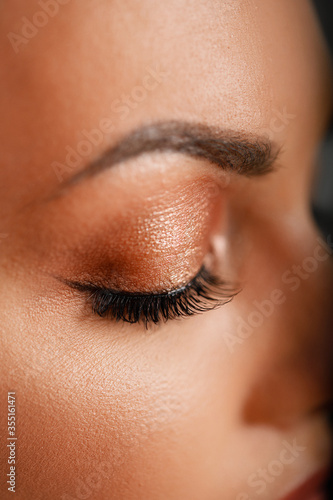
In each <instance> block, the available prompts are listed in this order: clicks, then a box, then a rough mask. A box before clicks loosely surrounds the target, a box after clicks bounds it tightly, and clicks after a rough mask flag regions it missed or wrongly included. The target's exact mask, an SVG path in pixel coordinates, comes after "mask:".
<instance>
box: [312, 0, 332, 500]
mask: <svg viewBox="0 0 333 500" xmlns="http://www.w3.org/2000/svg"><path fill="white" fill-rule="evenodd" d="M313 2H314V4H315V7H316V9H317V12H318V15H319V19H320V22H321V24H322V27H323V30H324V33H325V36H326V39H327V42H328V45H329V48H330V51H331V56H332V61H333V0H313ZM332 92H333V89H332ZM318 160H319V176H318V179H317V182H316V185H315V186H314V195H313V213H314V216H315V219H316V221H317V224H318V225H319V227H320V229H321V230H322V233H323V234H324V235H325V236H326V237H327V236H328V235H330V234H331V235H332V237H333V117H332V120H331V126H330V128H329V130H328V133H327V136H326V138H325V140H324V142H323V144H322V147H321V150H320V154H319V159H318ZM332 307H333V297H332ZM332 337H333V325H332ZM332 348H333V340H332ZM332 375H333V367H332ZM332 379H333V376H332ZM331 425H332V432H333V408H332V412H331ZM327 490H328V491H327V493H328V498H329V499H330V500H331V499H333V464H332V468H331V477H330V479H329V482H328V485H327Z"/></svg>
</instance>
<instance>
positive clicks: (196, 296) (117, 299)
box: [66, 266, 238, 328]
mask: <svg viewBox="0 0 333 500" xmlns="http://www.w3.org/2000/svg"><path fill="white" fill-rule="evenodd" d="M66 283H67V284H68V285H69V286H70V287H72V288H74V289H76V290H78V291H79V292H82V293H84V294H86V295H87V298H88V302H89V303H90V304H91V306H92V311H93V313H94V314H96V315H98V316H101V317H103V318H109V319H111V320H115V321H118V322H119V321H123V322H127V323H132V324H134V323H143V324H144V325H145V326H146V328H148V326H149V325H150V324H155V325H158V324H160V323H161V322H166V321H168V320H171V319H176V318H182V317H187V316H193V315H195V314H199V313H203V312H205V311H210V310H212V309H216V308H217V307H220V306H222V305H224V304H226V303H228V302H230V301H231V300H232V298H233V297H234V296H235V295H236V293H237V292H238V290H236V289H235V287H233V286H232V285H231V284H229V283H226V282H224V281H222V280H221V279H220V278H218V277H217V276H214V275H213V274H211V273H210V272H209V271H208V270H207V269H206V268H205V267H204V266H203V267H202V268H201V269H200V271H199V273H198V274H197V275H196V276H195V277H194V278H193V279H192V280H191V281H190V282H189V283H187V284H186V285H184V286H182V287H180V288H177V289H174V290H170V291H163V292H161V293H153V294H150V293H135V292H131V293H128V292H121V291H115V290H112V289H110V288H107V287H103V286H100V285H96V284H94V283H89V282H76V281H66Z"/></svg>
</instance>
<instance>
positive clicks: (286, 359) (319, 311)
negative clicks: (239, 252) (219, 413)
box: [243, 237, 333, 426]
mask: <svg viewBox="0 0 333 500" xmlns="http://www.w3.org/2000/svg"><path fill="white" fill-rule="evenodd" d="M330 253H331V252H330V250H329V249H328V248H326V247H325V245H324V244H322V243H321V242H320V241H319V240H318V239H317V237H316V238H315V240H314V244H313V251H311V254H310V255H309V252H308V251H306V252H300V257H301V258H299V259H297V262H293V263H292V264H291V266H289V267H288V270H287V271H286V272H285V274H284V281H285V285H286V287H287V288H286V289H287V290H288V292H289V293H286V297H287V299H286V301H285V303H284V304H283V305H282V306H281V308H280V310H279V316H278V318H276V317H275V318H272V321H271V324H270V325H266V328H267V329H269V332H268V334H269V337H270V345H269V352H268V350H267V349H268V347H267V348H266V350H265V349H263V352H262V362H261V363H260V367H259V364H258V371H257V375H256V376H255V377H254V379H253V383H252V385H251V386H250V387H249V391H248V394H247V398H246V400H245V404H244V406H243V417H244V419H245V420H246V421H247V422H251V423H264V424H267V425H274V426H288V425H291V424H292V423H293V422H295V421H297V420H299V419H301V418H302V417H304V416H305V415H308V414H310V413H312V412H315V411H318V410H319V409H320V408H323V407H324V406H326V405H328V404H329V403H330V401H331V398H332V386H333V384H332V382H333V381H332V366H333V307H332V306H333V264H332V262H333V259H332V257H331V255H330ZM288 287H289V288H288ZM272 332H273V334H272Z"/></svg>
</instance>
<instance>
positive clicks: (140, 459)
mask: <svg viewBox="0 0 333 500" xmlns="http://www.w3.org/2000/svg"><path fill="white" fill-rule="evenodd" d="M0 10H1V15H0V31H1V40H2V41H1V45H0V59H1V66H0V75H1V76H0V109H1V118H2V119H1V123H0V141H1V158H0V214H1V219H0V222H1V226H0V232H1V233H2V234H3V235H7V237H6V238H4V237H3V238H2V239H1V240H0V241H1V243H0V273H1V277H0V314H1V325H0V331H1V349H0V353H1V354H0V357H1V362H0V366H1V368H0V381H1V382H0V385H1V392H2V394H4V397H3V398H2V402H1V412H0V414H1V416H0V418H1V427H0V428H1V437H2V438H3V439H2V442H4V440H5V438H6V437H7V422H6V414H7V401H6V392H7V391H15V392H16V398H17V402H16V409H17V436H18V445H17V446H18V447H17V468H16V470H17V491H16V498H17V500H23V499H24V500H28V499H34V500H38V499H43V500H46V499H50V500H52V499H67V500H68V499H73V498H76V499H83V498H91V499H94V498H96V499H99V500H113V499H115V500H121V499H124V500H132V499H133V500H134V499H136V500H139V499H142V500H143V499H154V500H162V499H163V500H164V499H182V500H187V499H188V500H203V499H205V500H221V499H223V500H252V499H253V498H257V496H258V490H259V484H260V485H261V489H262V495H261V497H260V498H262V499H267V500H278V499H281V498H282V497H283V496H284V495H285V494H286V493H287V492H289V491H291V490H292V489H293V488H294V487H296V486H297V485H299V484H301V483H302V482H303V481H304V480H305V479H307V478H308V477H309V476H311V474H313V473H314V472H316V471H317V470H318V469H320V468H321V467H323V466H325V464H326V463H327V461H328V460H329V457H330V450H331V444H330V437H329V431H328V425H327V417H326V405H327V404H328V402H329V400H330V397H331V394H330V392H329V387H330V380H329V377H330V373H329V370H330V366H331V363H332V359H331V340H330V328H329V327H330V325H331V324H332V323H331V321H332V318H331V316H330V315H331V313H330V297H331V296H332V291H333V290H332V288H333V269H332V263H331V259H330V257H329V255H330V251H329V248H328V247H325V244H324V243H322V244H320V243H319V240H318V237H319V231H318V229H317V228H316V227H315V224H314V222H313V220H312V218H311V214H310V196H311V186H312V183H313V175H314V164H315V153H316V148H317V145H318V142H319V140H320V138H321V137H322V135H323V132H324V130H325V126H326V123H327V120H328V117H329V113H330V94H329V92H330V83H331V81H330V72H329V65H328V58H327V54H326V50H325V47H324V44H323V41H322V38H321V33H320V30H319V27H318V25H317V22H316V19H315V17H314V13H313V11H312V8H311V5H310V3H308V2H307V1H305V0H293V1H292V2H290V1H288V0H279V2H276V1H273V0H265V1H261V0H253V1H252V0H242V1H241V0H239V1H238V0H237V1H236V0H235V1H233V2H230V1H222V2H221V1H214V0H209V1H206V2H200V1H197V0H193V1H192V2H185V1H179V0H172V1H170V2H167V3H166V2H154V1H152V0H141V1H140V2H139V1H136V0H126V1H121V2H120V1H114V2H109V1H106V0H93V1H90V2H79V1H76V0H71V1H70V2H69V3H68V4H66V5H61V6H60V7H59V12H58V14H57V15H56V16H55V17H54V18H50V19H49V21H48V24H47V25H46V26H45V27H43V28H40V29H39V30H38V33H37V34H36V35H35V36H34V37H33V38H31V40H29V41H28V43H25V42H24V43H22V44H20V45H18V46H16V49H17V50H16V51H15V50H14V47H13V43H11V41H10V40H9V39H8V36H7V35H8V33H9V32H14V33H20V30H21V28H22V23H23V22H22V17H23V16H26V17H27V18H28V19H32V18H33V16H34V14H35V12H36V11H38V10H40V7H39V6H38V5H37V4H36V2H34V1H26V0H25V1H23V0H11V1H9V0H7V1H6V0H5V1H4V2H2V3H1V6H0ZM147 68H148V69H147ZM149 68H155V69H156V68H157V71H158V72H159V77H158V80H156V79H155V81H153V79H147V78H146V79H145V77H146V75H147V72H148V71H149ZM144 79H145V80H144ZM143 82H145V85H148V87H149V88H148V90H147V88H146V90H147V91H146V95H145V98H144V99H142V100H141V101H140V102H139V99H137V100H135V99H133V98H132V99H131V100H130V101H128V103H127V104H125V109H124V107H123V108H122V113H120V112H119V108H118V111H117V109H116V108H115V101H116V100H117V99H120V100H122V101H123V102H122V104H123V106H124V99H126V97H124V95H125V96H126V95H130V94H131V92H132V91H133V88H134V87H135V86H142V85H143ZM155 83H157V84H156V85H155ZM152 87H154V88H152ZM137 95H138V96H139V94H137ZM118 106H119V101H118ZM126 109H127V111H126ZM279 113H280V115H279ZM281 114H282V118H281ZM105 118H109V119H111V121H112V123H113V129H112V131H111V132H110V133H105V134H104V136H103V143H102V144H100V145H98V146H96V147H94V148H93V151H92V152H91V154H89V156H86V157H81V158H80V160H79V163H78V164H77V165H76V166H75V168H73V170H72V171H69V170H68V169H67V171H66V172H65V174H64V176H63V177H64V179H65V178H68V177H70V176H71V175H73V174H74V173H75V172H77V171H80V169H82V168H84V166H85V165H86V164H87V162H88V161H89V160H90V159H92V158H94V157H95V156H96V155H98V154H100V153H101V152H102V151H104V150H105V149H106V148H107V147H109V146H110V145H112V144H114V143H115V141H117V140H118V139H119V138H121V137H123V136H124V135H126V134H127V133H129V132H130V131H131V130H133V129H134V128H136V127H138V126H140V125H145V124H147V123H151V122H156V121H161V120H182V121H189V122H200V123H204V124H206V125H209V126H214V127H220V128H222V129H225V130H233V131H236V132H240V131H241V132H245V133H249V134H258V135H266V136H267V135H268V136H269V138H270V139H272V140H273V141H274V142H275V143H276V144H277V146H278V147H279V148H281V151H280V155H279V159H278V161H277V166H276V169H275V171H274V173H271V174H269V175H266V176H263V177H260V178H255V177H253V178H243V177H240V176H237V175H235V174H228V175H226V174H225V173H224V172H220V171H218V169H217V168H216V167H213V166H212V165H210V164H208V163H207V162H206V161H203V160H202V161H200V160H195V159H191V158H188V157H184V156H183V155H174V154H173V155H171V154H168V153H163V154H162V153H161V154H158V153H154V154H150V155H145V156H142V157H140V158H139V159H133V160H129V161H127V162H125V163H123V164H119V165H117V166H115V167H114V168H112V169H108V170H105V171H104V172H103V173H101V174H100V175H98V176H96V177H94V178H91V179H85V180H84V182H82V183H79V184H77V185H74V186H72V187H71V188H70V189H68V190H65V191H64V192H62V193H61V194H59V191H61V187H62V185H63V182H64V179H59V177H57V175H56V172H55V168H54V162H59V163H64V159H65V156H66V147H67V146H70V147H72V148H74V149H75V148H76V145H77V143H78V141H79V140H81V139H82V135H81V131H82V130H84V129H86V130H88V131H90V130H92V129H96V128H98V127H99V124H100V121H101V120H102V119H105ZM212 249H213V250H212ZM208 254H209V255H208ZM207 255H208V256H207ZM314 255H315V256H316V257H315V264H316V263H317V264H318V265H317V266H315V265H314V264H313V261H312V265H313V266H315V267H316V269H315V270H314V271H313V272H312V271H311V272H308V271H307V269H309V266H311V263H309V261H307V260H306V259H308V258H309V257H313V256H314ZM209 258H210V259H213V261H214V269H215V270H216V271H217V272H218V273H219V274H220V275H221V276H222V277H223V279H228V280H230V281H233V282H237V283H238V284H240V286H241V288H242V290H241V292H240V293H239V294H238V295H237V296H236V297H235V298H234V300H233V301H232V302H231V303H229V304H227V305H225V306H223V307H221V308H218V309H216V310H214V311H210V312H206V313H204V314H202V315H197V316H193V317H191V318H188V319H182V320H179V321H170V322H167V323H166V324H162V325H161V326H159V327H155V326H154V327H152V328H150V329H148V330H145V329H144V328H143V326H142V325H128V324H127V325H126V324H124V325H122V324H119V323H115V322H113V321H111V320H109V319H103V318H99V317H98V316H96V315H93V314H92V312H91V308H90V306H89V304H87V297H86V296H84V295H83V294H80V293H79V292H77V291H74V290H73V289H71V288H70V287H68V286H67V285H66V284H65V283H64V282H63V281H61V280H60V279H58V278H61V279H62V280H64V279H70V280H78V279H80V278H89V279H90V280H93V279H97V278H98V279H100V280H101V279H104V280H111V282H110V281H109V284H110V285H113V286H114V287H118V288H121V289H124V290H127V291H137V290H141V291H156V290H160V289H161V288H167V287H171V288H172V287H177V286H178V285H180V284H182V283H184V282H186V281H187V280H188V279H189V278H190V277H191V276H193V275H194V274H195V273H196V272H197V271H198V268H199V267H200V266H201V265H202V262H203V261H205V259H209ZM294 266H299V267H298V268H297V267H294ZM274 291H275V292H274ZM267 300H269V301H270V304H271V306H269V305H267V302H266V306H267V307H268V309H267V310H268V311H269V312H268V313H267V315H266V316H265V317H264V316H263V314H262V315H261V317H262V321H260V318H259V323H260V324H259V326H256V327H251V326H250V327H249V326H248V327H247V329H246V331H245V334H243V337H242V336H241V335H240V330H239V328H240V327H239V325H240V323H241V321H245V322H246V323H247V324H248V325H249V317H250V315H251V313H253V312H254V311H258V307H257V306H256V305H255V304H257V303H260V304H263V302H264V301H267ZM255 301H257V302H255ZM272 304H273V305H272ZM252 319H253V316H252ZM257 320H258V316H257ZM254 322H255V320H254ZM242 324H243V325H244V323H242ZM244 328H246V327H244ZM242 331H243V333H244V330H242ZM244 337H246V338H244ZM286 441H287V442H288V443H290V444H292V443H294V442H296V443H297V446H298V447H299V448H298V451H296V452H295V456H293V455H292V454H291V453H290V452H284V450H285V449H286V445H285V442H286ZM281 453H282V456H283V457H286V456H287V458H288V459H289V460H288V463H285V462H283V461H282V462H281ZM279 460H280V469H279V468H276V469H275V470H277V471H278V473H277V474H275V475H273V474H272V473H271V472H269V471H270V470H274V466H272V467H273V469H269V465H271V464H272V462H274V461H279ZM1 461H2V465H3V468H2V470H4V469H5V470H6V471H7V453H4V452H3V449H2V451H1ZM281 463H282V469H281ZM277 467H279V466H277ZM251 477H252V485H251V484H249V481H251ZM259 479H260V480H261V482H260V483H259V484H258V480H259ZM0 481H1V485H0V486H1V498H4V499H6V498H11V493H10V492H8V491H7V485H6V484H5V481H6V480H5V479H4V475H3V474H2V475H1V478H0ZM254 481H257V483H253V482H254ZM253 484H255V485H253Z"/></svg>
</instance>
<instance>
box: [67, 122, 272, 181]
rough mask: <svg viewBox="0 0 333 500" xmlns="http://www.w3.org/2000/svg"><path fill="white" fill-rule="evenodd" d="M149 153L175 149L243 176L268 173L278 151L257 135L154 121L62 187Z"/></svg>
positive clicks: (114, 146) (116, 145) (118, 143)
mask: <svg viewBox="0 0 333 500" xmlns="http://www.w3.org/2000/svg"><path fill="white" fill-rule="evenodd" d="M153 152H154V153H156V152H161V153H162V152H163V153H164V152H176V153H180V154H184V155H187V156H191V157H193V158H197V159H203V160H206V161H208V162H210V163H213V164H214V165H217V166H219V167H221V168H222V169H224V170H227V171H229V172H234V173H236V174H239V175H243V176H246V177H252V176H262V175H265V174H267V173H269V172H271V171H272V170H273V169H274V162H275V161H276V159H277V156H278V153H279V151H278V148H277V147H276V145H275V144H274V143H272V142H271V141H270V140H269V139H268V138H264V137H261V136H256V135H252V134H246V133H243V132H235V131H232V130H231V131H230V130H223V129H220V128H217V127H211V126H208V125H204V124H200V123H188V122H179V121H166V122H157V123H153V124H149V125H144V126H141V127H139V128H137V129H135V130H133V131H131V132H130V133H129V134H127V135H126V136H125V137H123V138H122V139H120V141H118V142H117V143H116V144H114V145H113V146H111V147H110V148H108V149H107V150H106V151H104V152H103V153H102V154H101V155H99V156H98V157H97V158H96V159H95V160H93V161H92V162H90V163H89V164H88V165H87V166H86V167H85V168H84V169H83V170H81V171H79V172H78V173H76V174H75V175H74V176H73V177H71V178H70V179H67V181H66V182H65V186H71V185H73V184H77V183H78V182H81V181H82V180H84V179H86V178H89V177H93V176H95V175H97V174H99V173H101V172H102V171H104V170H106V169H108V168H111V167H112V166H114V165H116V164H119V163H121V162H124V161H127V160H130V159H132V158H135V157H138V156H140V155H143V154H146V153H153ZM65 186H63V187H65Z"/></svg>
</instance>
